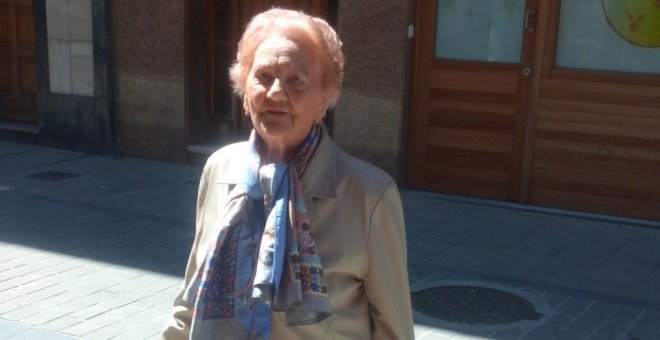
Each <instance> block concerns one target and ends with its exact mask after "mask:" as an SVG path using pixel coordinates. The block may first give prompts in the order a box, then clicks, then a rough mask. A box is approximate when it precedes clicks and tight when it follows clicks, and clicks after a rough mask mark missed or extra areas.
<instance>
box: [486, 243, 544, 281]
mask: <svg viewBox="0 0 660 340" xmlns="http://www.w3.org/2000/svg"><path fill="white" fill-rule="evenodd" d="M550 258H551V255H550V254H549V253H547V252H546V251H544V250H543V249H541V248H536V247H534V246H531V245H526V244H523V243H515V244H511V245H510V246H509V247H508V248H506V249H504V250H502V251H500V252H497V253H496V254H495V255H493V256H492V257H490V258H489V259H488V260H487V261H486V262H484V263H482V264H481V265H480V266H479V271H480V272H482V273H486V274H493V275H506V276H512V277H515V278H521V279H525V278H528V277H529V273H530V272H532V271H534V270H535V269H537V268H538V267H539V266H541V265H542V264H544V263H546V262H547V261H548V260H549V259H550Z"/></svg>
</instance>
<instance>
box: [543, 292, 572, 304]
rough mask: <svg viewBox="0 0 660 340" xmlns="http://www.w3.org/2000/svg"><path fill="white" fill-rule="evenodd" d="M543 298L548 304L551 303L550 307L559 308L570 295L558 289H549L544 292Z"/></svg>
mask: <svg viewBox="0 0 660 340" xmlns="http://www.w3.org/2000/svg"><path fill="white" fill-rule="evenodd" d="M543 299H544V300H545V301H546V302H547V303H548V305H550V307H552V308H557V307H559V305H561V304H562V303H563V302H564V301H566V299H568V295H566V294H565V293H561V292H557V291H547V292H545V293H543Z"/></svg>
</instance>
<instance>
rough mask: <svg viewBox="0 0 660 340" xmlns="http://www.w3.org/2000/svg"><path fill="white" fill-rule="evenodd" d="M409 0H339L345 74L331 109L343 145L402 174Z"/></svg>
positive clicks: (399, 174) (339, 139)
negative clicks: (340, 93)
mask: <svg viewBox="0 0 660 340" xmlns="http://www.w3.org/2000/svg"><path fill="white" fill-rule="evenodd" d="M411 6H412V1H409V0H361V1H350V0H340V1H339V8H338V20H337V21H338V22H337V26H338V27H337V29H338V33H339V35H340V37H341V39H342V41H343V43H344V53H345V55H346V74H345V79H344V90H343V92H342V97H341V99H340V101H339V102H338V103H337V107H336V108H335V114H334V139H335V140H336V142H337V143H338V144H339V145H341V146H342V148H343V149H345V150H346V151H348V152H350V153H351V154H353V155H355V156H357V157H360V158H362V159H365V160H367V161H369V162H371V163H373V164H375V165H377V166H379V167H381V168H383V169H384V170H386V171H387V172H388V173H390V174H391V175H392V176H393V177H394V178H395V179H401V170H402V167H401V164H402V162H401V160H402V145H403V136H404V134H403V114H404V112H405V110H404V101H405V97H406V95H407V86H406V83H407V78H406V68H407V63H408V57H407V56H408V39H407V29H408V24H409V23H410V22H411V15H410V13H411Z"/></svg>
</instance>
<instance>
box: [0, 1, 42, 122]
mask: <svg viewBox="0 0 660 340" xmlns="http://www.w3.org/2000/svg"><path fill="white" fill-rule="evenodd" d="M0 120H5V121H13V122H20V123H31V124H34V123H37V122H38V120H39V117H38V112H37V68H36V61H35V38H34V14H33V11H32V0H0Z"/></svg>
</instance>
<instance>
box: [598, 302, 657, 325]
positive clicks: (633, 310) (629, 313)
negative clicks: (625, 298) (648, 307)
mask: <svg viewBox="0 0 660 340" xmlns="http://www.w3.org/2000/svg"><path fill="white" fill-rule="evenodd" d="M642 313H644V310H643V309H641V308H639V307H634V306H619V308H617V309H616V310H615V311H614V313H612V314H611V315H610V316H609V317H608V318H607V321H611V322H618V323H621V324H630V323H631V322H633V321H635V320H636V319H637V318H638V317H639V316H640V315H641V314H642ZM658 322H660V320H658Z"/></svg>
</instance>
